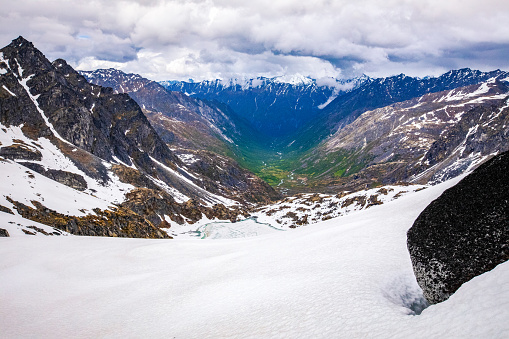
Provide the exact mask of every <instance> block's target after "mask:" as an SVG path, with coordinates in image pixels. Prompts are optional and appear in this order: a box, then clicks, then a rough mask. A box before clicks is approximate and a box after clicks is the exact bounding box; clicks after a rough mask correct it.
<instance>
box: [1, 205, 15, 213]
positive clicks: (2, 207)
mask: <svg viewBox="0 0 509 339" xmlns="http://www.w3.org/2000/svg"><path fill="white" fill-rule="evenodd" d="M0 212H4V213H9V214H14V212H13V211H12V210H11V209H10V208H8V207H5V206H2V205H0Z"/></svg>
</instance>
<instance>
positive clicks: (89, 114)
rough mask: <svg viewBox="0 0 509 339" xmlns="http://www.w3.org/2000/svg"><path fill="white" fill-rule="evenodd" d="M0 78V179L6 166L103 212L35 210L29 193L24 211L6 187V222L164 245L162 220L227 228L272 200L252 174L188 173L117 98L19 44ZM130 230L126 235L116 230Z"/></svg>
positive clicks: (5, 56)
mask: <svg viewBox="0 0 509 339" xmlns="http://www.w3.org/2000/svg"><path fill="white" fill-rule="evenodd" d="M0 69H1V72H0V123H1V125H2V128H1V131H0V138H1V142H2V144H1V145H0V157H1V158H0V165H1V167H2V168H1V171H2V173H9V171H11V170H20V168H21V167H15V166H14V167H13V166H12V165H15V164H19V165H22V166H23V168H25V169H26V171H28V172H27V173H29V174H28V176H29V177H31V176H34V177H35V178H36V179H34V180H37V181H44V182H45V184H41V185H42V186H41V187H50V186H51V185H50V183H51V182H53V183H55V182H57V183H60V184H63V185H65V186H66V187H68V188H69V189H71V190H79V191H82V192H83V193H84V194H89V195H94V196H97V197H98V198H99V200H103V201H105V202H106V206H104V203H100V204H99V203H98V204H97V205H96V206H93V205H90V204H87V206H84V207H83V208H82V209H86V210H87V213H85V212H81V213H78V214H76V213H74V214H73V213H71V212H69V213H71V214H69V213H67V211H66V210H65V209H64V210H63V209H62V208H56V209H51V208H49V209H48V208H46V206H44V201H45V198H44V196H46V195H49V194H52V192H51V191H50V190H41V191H37V192H35V193H37V194H36V196H37V197H38V198H37V199H35V200H33V201H35V202H32V200H27V199H21V200H23V201H21V200H19V199H18V200H14V199H13V196H14V195H16V196H19V194H18V192H16V190H15V187H12V188H9V190H8V191H5V192H3V195H2V197H1V200H2V202H1V204H2V206H3V207H4V208H7V210H10V211H11V212H15V213H18V214H20V215H22V216H23V217H25V218H29V219H31V220H34V221H38V222H42V223H46V224H48V223H50V224H54V226H55V227H58V228H60V229H64V230H66V231H71V233H75V234H89V235H95V234H100V235H111V234H114V235H115V234H116V235H121V236H146V235H147V233H146V232H145V231H141V229H148V230H150V234H152V235H153V236H164V234H162V233H161V232H160V231H159V230H158V229H157V228H156V226H157V225H160V224H161V225H163V224H164V226H165V227H168V222H169V221H170V220H173V221H175V222H177V223H185V222H194V221H196V220H199V219H201V218H202V217H204V215H207V217H208V218H210V219H213V218H214V217H222V218H223V219H224V218H226V219H232V220H233V219H235V218H237V217H238V216H239V215H241V214H242V213H246V212H245V209H243V208H240V207H238V206H237V205H238V204H239V201H240V202H242V203H244V202H245V201H246V200H248V201H249V198H252V199H251V200H250V201H252V202H255V201H264V200H270V198H271V197H273V196H277V194H275V192H274V191H273V190H272V189H271V188H270V187H269V186H268V185H266V184H265V183H263V182H262V181H261V180H260V179H258V178H256V177H254V176H253V175H252V174H250V173H247V172H240V171H237V172H235V171H233V172H230V167H229V165H225V166H223V168H218V169H217V170H216V171H214V173H215V175H216V176H215V177H212V176H207V175H206V174H208V173H205V174H204V173H203V171H202V172H199V171H197V172H193V171H192V170H191V169H189V167H188V166H187V165H186V164H185V163H184V162H183V161H181V160H180V158H179V156H177V155H176V154H175V153H174V152H172V151H171V150H170V149H169V148H168V146H167V145H166V144H165V142H164V141H163V140H161V138H160V137H159V136H158V134H157V133H156V131H155V130H154V129H153V128H152V126H151V125H150V123H149V121H148V120H147V118H146V117H145V115H144V114H143V113H142V111H141V109H140V107H139V106H138V105H137V103H136V102H135V101H134V100H132V99H131V98H130V97H129V96H128V95H127V94H115V93H114V92H113V90H112V89H111V88H105V87H101V86H96V85H91V84H89V83H87V81H86V80H85V78H83V77H82V76H81V75H79V74H78V73H76V72H75V71H74V70H73V69H72V68H71V67H70V66H69V65H67V64H66V63H65V61H63V60H57V61H55V62H53V63H50V62H49V61H48V60H47V59H46V58H45V57H44V55H43V54H42V53H41V52H40V51H38V50H37V49H36V48H35V47H34V46H33V44H31V43H30V42H28V41H26V40H25V39H23V38H22V37H19V38H18V39H16V40H14V41H13V42H12V43H11V44H10V45H9V46H7V47H5V48H3V49H1V50H0ZM35 173H38V174H40V175H41V176H36V175H35ZM24 180H26V179H24ZM242 184H243V185H242ZM32 186H34V185H32ZM32 186H30V187H32ZM34 187H35V186H34ZM27 194H29V192H27ZM71 195H72V194H71ZM244 198H246V199H244ZM224 205H229V206H230V207H229V208H226V207H225V206H224ZM218 206H219V207H218ZM220 206H222V207H220ZM95 207H97V208H100V209H95ZM75 210H76V209H75ZM78 210H80V209H78ZM91 211H93V212H91ZM131 224H132V226H133V228H132V230H130V231H129V230H123V229H122V227H124V226H125V227H127V228H129V227H130V226H129V225H131ZM122 225H124V226H122ZM112 231H114V232H112Z"/></svg>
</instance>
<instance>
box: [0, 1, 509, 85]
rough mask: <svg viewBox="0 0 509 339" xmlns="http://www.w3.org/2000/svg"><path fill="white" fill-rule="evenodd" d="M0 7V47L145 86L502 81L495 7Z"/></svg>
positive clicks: (508, 9) (501, 7) (504, 23)
mask: <svg viewBox="0 0 509 339" xmlns="http://www.w3.org/2000/svg"><path fill="white" fill-rule="evenodd" d="M2 2H3V3H2V11H1V13H0V24H1V26H2V30H1V31H0V45H1V46H5V45H7V44H9V43H10V41H11V40H13V39H15V38H17V37H18V36H20V35H22V36H23V37H25V38H26V39H27V40H30V41H32V42H33V43H34V44H35V46H36V47H37V48H39V49H40V50H41V51H42V52H43V53H44V54H45V55H46V56H47V57H48V58H49V59H50V60H54V59H57V58H63V59H65V60H67V61H68V62H69V63H70V64H71V65H72V66H73V67H74V68H76V69H81V70H94V69H98V68H109V67H114V68H117V69H121V70H123V71H125V72H131V73H138V74H141V75H143V76H145V77H147V78H150V79H152V80H156V81H161V80H187V79H195V80H205V79H216V78H219V79H228V78H242V77H247V78H252V77H257V76H266V77H273V76H281V75H294V74H299V75H304V76H310V77H312V78H315V79H321V78H327V77H336V78H351V77H355V76H360V75H362V74H366V75H368V76H371V77H383V76H391V75H396V74H400V73H405V74H407V75H410V76H426V75H440V74H442V73H444V72H446V71H448V70H451V69H458V68H463V67H470V68H473V69H480V70H483V71H488V70H494V69H497V68H499V69H504V70H509V57H508V55H509V1H507V0H482V1H480V0H462V1H460V0H427V1H422V0H419V1H417V0H384V1H379V0H355V1H353V0H308V1H301V0H250V1H240V0H204V1H201V0H186V1H183V0H173V1H168V0H139V1H134V0H122V1H119V0H105V1H101V0H89V1H75V0H68V1H64V0H46V1H37V0H16V1H2Z"/></svg>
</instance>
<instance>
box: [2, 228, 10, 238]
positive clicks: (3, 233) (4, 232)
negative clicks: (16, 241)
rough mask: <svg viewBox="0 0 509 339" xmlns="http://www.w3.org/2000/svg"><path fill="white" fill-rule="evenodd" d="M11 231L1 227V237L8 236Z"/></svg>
mask: <svg viewBox="0 0 509 339" xmlns="http://www.w3.org/2000/svg"><path fill="white" fill-rule="evenodd" d="M8 236H9V232H8V231H7V230H6V229H5V228H0V237H8Z"/></svg>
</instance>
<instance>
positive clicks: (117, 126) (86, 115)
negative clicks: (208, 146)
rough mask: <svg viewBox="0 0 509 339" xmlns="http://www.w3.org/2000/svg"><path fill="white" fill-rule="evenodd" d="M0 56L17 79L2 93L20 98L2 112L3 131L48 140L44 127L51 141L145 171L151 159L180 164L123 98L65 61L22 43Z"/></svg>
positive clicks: (18, 41)
mask: <svg viewBox="0 0 509 339" xmlns="http://www.w3.org/2000/svg"><path fill="white" fill-rule="evenodd" d="M1 52H2V53H3V58H4V59H5V60H8V62H9V66H10V70H11V71H12V73H13V74H14V75H15V76H16V78H17V80H16V81H14V79H11V80H10V81H9V79H8V77H7V78H6V77H5V76H3V77H2V81H3V80H4V78H6V80H5V81H9V83H7V88H9V89H10V90H11V91H13V93H19V94H23V96H21V97H20V98H21V99H22V100H23V104H21V105H20V107H17V108H14V107H11V108H9V107H5V110H3V111H4V112H2V113H3V114H2V121H3V122H5V123H6V124H7V125H11V124H15V125H19V124H20V123H24V124H25V125H24V126H25V129H31V130H32V131H35V132H34V133H35V134H33V136H34V137H39V136H48V134H49V133H48V127H49V130H51V131H52V134H53V136H54V137H56V140H58V139H60V141H61V142H64V143H65V142H67V143H70V144H72V145H74V146H77V147H79V148H81V149H83V150H85V151H88V152H90V153H92V154H93V155H95V156H98V157H99V158H101V159H104V160H107V161H114V159H115V158H117V159H120V160H121V161H122V162H124V163H125V164H128V165H131V164H132V162H133V161H134V162H135V163H136V164H137V166H140V168H146V169H150V168H152V167H153V166H152V163H151V161H150V157H153V158H155V159H157V160H158V161H160V162H162V163H165V164H166V165H167V166H170V167H171V166H174V165H173V163H180V161H179V159H178V158H177V157H176V156H175V155H173V153H172V152H171V151H170V150H169V149H168V147H167V146H166V145H165V144H164V142H163V141H162V140H161V139H160V138H159V137H158V135H157V133H156V132H155V131H154V129H153V128H152V126H151V125H150V123H149V122H148V120H147V118H146V117H145V115H144V114H143V113H142V111H141V109H140V107H139V106H138V104H137V103H136V102H135V101H134V100H132V99H131V98H130V97H129V96H128V95H126V94H119V95H117V94H114V93H113V91H112V90H111V89H105V88H101V87H100V86H95V85H91V84H89V83H88V82H87V81H86V79H85V78H84V77H83V76H82V75H80V74H79V73H77V72H76V71H74V69H73V68H72V67H71V66H69V65H68V64H67V63H66V62H65V61H64V60H61V59H59V60H56V61H55V62H54V63H50V62H49V61H48V60H47V59H46V58H45V57H44V55H43V54H42V53H41V52H40V51H39V50H37V49H36V48H35V47H34V46H33V44H32V43H29V42H28V41H26V40H25V39H23V38H18V39H16V40H14V41H13V42H12V43H11V44H10V45H9V46H7V47H5V48H3V49H2V50H1ZM15 64H16V66H15V68H14V67H13V65H15ZM18 70H19V71H18ZM16 72H17V73H16ZM6 75H7V74H6ZM28 76H30V79H28V80H27V77H28ZM13 100H14V99H13ZM13 104H16V105H19V101H16V102H13ZM2 108H4V107H2ZM12 111H17V112H18V114H16V115H15V116H17V118H16V117H13V116H12V114H9V112H12ZM4 113H5V114H4ZM19 113H21V114H19ZM6 117H9V118H6ZM20 117H22V118H20ZM41 118H42V119H41ZM19 119H23V120H25V121H20V120H19Z"/></svg>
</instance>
